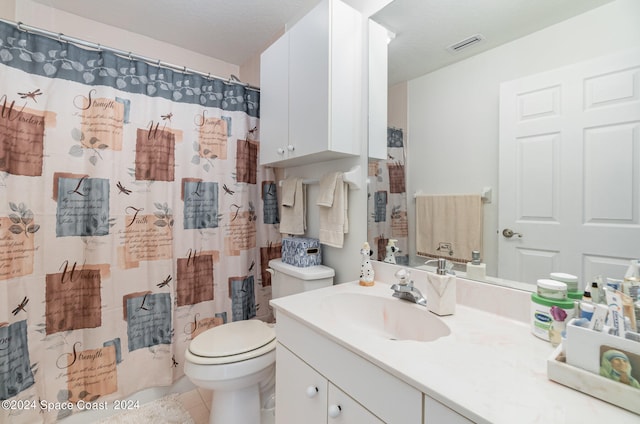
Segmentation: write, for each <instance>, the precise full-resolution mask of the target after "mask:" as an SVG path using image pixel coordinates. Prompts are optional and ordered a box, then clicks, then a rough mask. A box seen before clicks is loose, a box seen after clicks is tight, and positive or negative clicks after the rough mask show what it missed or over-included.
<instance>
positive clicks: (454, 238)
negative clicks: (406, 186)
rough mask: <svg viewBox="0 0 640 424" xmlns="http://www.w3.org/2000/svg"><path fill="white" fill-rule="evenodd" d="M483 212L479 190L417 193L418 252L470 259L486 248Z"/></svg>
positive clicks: (439, 256) (438, 256)
mask: <svg viewBox="0 0 640 424" xmlns="http://www.w3.org/2000/svg"><path fill="white" fill-rule="evenodd" d="M482 212H483V211H482V197H481V196H480V195H479V194H459V195H417V196H416V254H417V255H418V256H424V257H428V258H446V259H448V260H450V261H453V262H462V263H466V262H470V261H471V252H472V251H473V250H478V251H482V227H483V222H482V220H483V213H482Z"/></svg>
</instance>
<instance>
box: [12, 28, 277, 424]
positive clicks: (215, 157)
mask: <svg viewBox="0 0 640 424" xmlns="http://www.w3.org/2000/svg"><path fill="white" fill-rule="evenodd" d="M259 98H260V93H259V92H258V91H255V90H250V89H248V88H246V87H244V86H243V85H239V84H228V83H226V82H225V81H222V80H218V79H211V78H204V77H201V76H197V75H190V74H185V73H182V72H177V71H172V70H169V69H165V68H159V67H156V66H153V65H151V64H148V63H144V62H141V61H135V60H131V59H130V58H123V57H119V56H116V55H114V54H112V53H107V52H102V51H93V50H88V49H83V48H80V47H78V46H74V45H71V44H66V43H64V42H60V41H59V40H55V39H50V38H47V37H44V36H39V35H35V34H29V33H25V32H22V31H20V30H18V29H16V28H15V27H14V26H12V25H9V24H5V23H0V399H2V400H5V399H10V400H16V401H21V402H31V401H34V402H36V403H38V402H39V401H40V400H42V401H46V402H67V401H69V402H78V401H96V402H97V401H105V402H110V401H113V400H114V399H122V398H124V397H126V396H128V395H130V394H132V393H134V392H136V391H139V390H141V389H144V388H148V387H154V386H164V385H170V384H172V383H173V382H175V380H176V379H177V378H179V377H181V376H182V375H183V363H184V351H185V349H186V346H187V344H188V343H189V341H190V340H191V339H192V338H193V337H195V336H196V335H198V334H200V333H201V332H202V331H205V330H206V329H208V328H211V327H213V326H215V325H220V324H222V323H224V322H226V321H227V320H228V319H230V320H237V319H248V318H254V317H258V318H261V319H265V320H269V319H270V318H271V313H270V311H269V308H268V300H269V298H270V296H271V287H270V281H263V280H264V273H263V272H262V271H263V269H264V267H265V266H266V264H263V263H262V262H263V260H264V259H266V257H265V255H264V254H263V252H264V250H265V249H268V248H269V247H270V246H273V245H278V244H279V243H280V235H279V232H278V230H277V228H276V226H277V224H278V216H277V210H275V209H274V205H275V203H274V199H275V187H276V184H275V181H274V176H273V170H271V169H268V168H263V167H259V166H258V162H257V161H258V159H257V158H258V154H257V153H258V149H259V128H260V122H259ZM271 191H274V193H271ZM272 256H273V255H269V256H268V257H269V259H270V258H271V257H272ZM34 405H35V404H34ZM36 406H37V405H36ZM76 413H80V412H79V408H74V409H72V410H71V411H69V410H63V411H50V412H46V413H40V410H39V407H37V408H36V409H29V408H23V409H21V410H14V411H11V410H2V411H0V422H29V423H37V422H54V421H56V420H58V419H61V418H64V417H65V416H67V415H69V414H76Z"/></svg>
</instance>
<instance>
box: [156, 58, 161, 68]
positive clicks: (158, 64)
mask: <svg viewBox="0 0 640 424" xmlns="http://www.w3.org/2000/svg"><path fill="white" fill-rule="evenodd" d="M156 66H157V67H158V68H159V67H160V59H158V63H157V64H156Z"/></svg>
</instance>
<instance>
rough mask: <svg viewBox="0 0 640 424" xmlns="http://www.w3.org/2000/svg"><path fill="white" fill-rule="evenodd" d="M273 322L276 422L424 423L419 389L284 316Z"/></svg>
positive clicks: (286, 423) (288, 423)
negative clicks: (274, 333)
mask: <svg viewBox="0 0 640 424" xmlns="http://www.w3.org/2000/svg"><path fill="white" fill-rule="evenodd" d="M277 321H278V326H277V337H278V345H277V347H276V424H290V423H305V424H307V423H314V424H315V423H323V424H324V423H329V424H333V423H344V424H360V423H367V424H369V423H372V424H375V423H389V424H395V423H398V424H413V423H415V424H420V423H422V415H423V410H422V408H423V404H422V396H423V395H422V393H421V392H420V391H419V390H417V389H416V388H414V387H412V386H410V385H409V384H407V383H405V382H403V381H402V380H400V379H399V378H397V377H395V376H393V375H391V374H389V373H387V372H386V371H384V370H382V369H381V368H380V367H378V366H376V365H375V364H373V363H371V362H369V361H367V360H366V359H364V358H362V357H361V356H359V355H357V354H355V353H353V352H351V351H350V350H348V349H346V348H344V347H342V346H340V345H339V344H338V343H335V342H334V341H332V340H330V339H329V338H328V337H326V336H324V335H321V334H320V333H317V332H315V331H314V330H312V329H311V328H310V327H307V326H306V325H304V324H302V323H300V322H299V321H297V320H295V319H293V318H291V317H289V316H287V315H286V314H283V313H277ZM315 389H317V391H316V390H315ZM338 406H340V408H339V409H338V408H337V407H338ZM336 409H337V411H336ZM334 415H335V417H334Z"/></svg>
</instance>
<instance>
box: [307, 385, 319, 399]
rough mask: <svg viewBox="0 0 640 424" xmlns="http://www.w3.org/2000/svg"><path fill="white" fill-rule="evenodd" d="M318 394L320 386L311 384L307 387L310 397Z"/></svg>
mask: <svg viewBox="0 0 640 424" xmlns="http://www.w3.org/2000/svg"><path fill="white" fill-rule="evenodd" d="M317 394H318V388H317V387H316V386H309V387H307V396H309V397H310V398H312V397H314V396H315V395H317Z"/></svg>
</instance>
